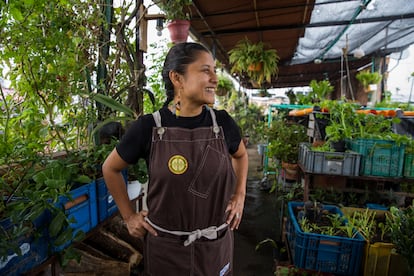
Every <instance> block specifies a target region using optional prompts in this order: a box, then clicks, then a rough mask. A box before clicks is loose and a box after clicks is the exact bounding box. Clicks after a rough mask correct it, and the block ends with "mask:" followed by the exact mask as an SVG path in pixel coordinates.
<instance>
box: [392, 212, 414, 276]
mask: <svg viewBox="0 0 414 276" xmlns="http://www.w3.org/2000/svg"><path fill="white" fill-rule="evenodd" d="M387 224H388V225H389V227H390V232H391V241H392V243H393V244H394V245H395V247H396V249H397V252H398V253H399V254H400V255H401V256H403V257H404V258H405V259H406V260H407V263H408V267H409V274H408V275H414V254H413V252H414V240H413V238H412V237H413V235H414V206H413V205H410V206H408V207H407V208H405V209H399V208H397V207H393V206H392V207H390V214H389V215H388V216H387Z"/></svg>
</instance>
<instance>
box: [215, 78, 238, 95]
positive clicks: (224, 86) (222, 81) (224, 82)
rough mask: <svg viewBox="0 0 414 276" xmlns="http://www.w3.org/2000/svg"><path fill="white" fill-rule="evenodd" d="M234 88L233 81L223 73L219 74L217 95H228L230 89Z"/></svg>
mask: <svg viewBox="0 0 414 276" xmlns="http://www.w3.org/2000/svg"><path fill="white" fill-rule="evenodd" d="M233 88H234V85H233V82H232V81H231V79H229V78H228V77H226V76H224V75H223V74H220V75H218V83H217V89H216V95H217V96H226V95H227V93H228V92H229V91H231V90H232V89H233Z"/></svg>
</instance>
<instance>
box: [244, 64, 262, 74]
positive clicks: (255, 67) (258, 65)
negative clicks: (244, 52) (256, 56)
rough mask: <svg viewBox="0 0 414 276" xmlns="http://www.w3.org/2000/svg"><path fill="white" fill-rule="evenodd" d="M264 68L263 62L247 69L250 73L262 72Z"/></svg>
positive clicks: (251, 65)
mask: <svg viewBox="0 0 414 276" xmlns="http://www.w3.org/2000/svg"><path fill="white" fill-rule="evenodd" d="M262 68H263V62H257V63H252V64H250V65H249V67H247V69H248V70H249V71H255V72H260V71H261V70H262Z"/></svg>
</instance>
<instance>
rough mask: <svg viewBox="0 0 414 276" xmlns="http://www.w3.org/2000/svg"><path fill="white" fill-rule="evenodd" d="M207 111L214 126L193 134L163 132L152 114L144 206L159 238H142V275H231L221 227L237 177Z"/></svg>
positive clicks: (229, 244)
mask: <svg viewBox="0 0 414 276" xmlns="http://www.w3.org/2000/svg"><path fill="white" fill-rule="evenodd" d="M208 110H209V112H210V114H211V116H212V120H213V126H211V127H200V128H196V129H185V128H178V127H162V125H161V117H160V115H159V113H158V112H156V113H154V114H153V115H154V119H155V121H156V124H157V127H155V128H154V129H153V133H152V145H151V153H150V166H149V172H150V173H149V175H150V179H149V184H148V195H147V205H148V211H149V212H148V222H149V223H151V224H152V225H153V226H154V227H155V228H156V229H157V232H158V236H157V237H154V236H152V235H150V234H148V235H146V237H145V246H144V259H145V272H146V274H147V275H155V276H158V275H159V276H164V275H173V276H175V275H180V276H181V275H219V276H221V275H232V266H233V232H232V231H230V230H229V229H228V227H227V226H226V225H223V224H224V223H225V221H226V218H227V213H225V209H226V207H227V204H228V202H229V200H230V198H231V195H232V194H233V192H234V188H235V180H236V177H235V174H234V171H233V167H232V164H231V158H230V155H229V153H228V150H227V147H226V145H225V141H224V134H223V130H222V128H221V127H218V126H217V122H216V118H215V114H214V111H213V110H212V109H210V108H208ZM223 226H224V227H223ZM216 227H217V228H216ZM160 229H161V230H160ZM211 229H213V230H214V231H206V230H211ZM216 230H218V231H216ZM205 232H214V233H212V234H214V235H213V237H210V236H209V235H208V234H205ZM190 233H193V235H192V236H193V237H192V239H191V241H189V240H190V238H189V235H188V234H190ZM210 234H211V233H210ZM184 244H186V245H184Z"/></svg>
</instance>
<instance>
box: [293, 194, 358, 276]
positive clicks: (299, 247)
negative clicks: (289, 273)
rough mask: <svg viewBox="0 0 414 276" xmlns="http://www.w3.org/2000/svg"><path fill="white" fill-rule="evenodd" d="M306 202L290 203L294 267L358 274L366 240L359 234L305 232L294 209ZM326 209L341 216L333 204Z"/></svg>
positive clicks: (325, 207)
mask: <svg viewBox="0 0 414 276" xmlns="http://www.w3.org/2000/svg"><path fill="white" fill-rule="evenodd" d="M303 205H304V203H303V202H289V203H288V212H289V216H288V221H287V224H286V234H287V240H288V244H289V249H290V251H291V254H292V260H293V264H294V265H295V266H297V267H300V268H304V269H310V270H315V271H320V272H326V273H334V274H335V275H359V272H360V266H361V262H362V257H363V253H364V247H365V240H364V238H363V237H362V236H361V235H360V234H359V233H356V236H355V237H354V238H345V237H339V236H328V235H321V234H315V233H305V232H303V231H302V230H301V229H300V227H299V224H298V222H297V219H296V217H295V212H294V209H295V208H297V207H300V206H303ZM323 208H324V209H325V210H328V211H330V212H332V213H338V214H340V215H341V216H342V212H341V210H340V209H339V208H338V207H336V206H332V205H324V206H323Z"/></svg>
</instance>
